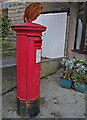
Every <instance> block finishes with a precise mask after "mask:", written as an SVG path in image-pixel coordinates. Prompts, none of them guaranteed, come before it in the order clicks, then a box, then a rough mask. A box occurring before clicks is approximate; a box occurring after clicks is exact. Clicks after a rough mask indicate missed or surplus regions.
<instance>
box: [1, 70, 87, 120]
mask: <svg viewBox="0 0 87 120" xmlns="http://www.w3.org/2000/svg"><path fill="white" fill-rule="evenodd" d="M59 74H60V71H59V70H58V71H56V73H54V74H52V75H49V76H46V77H44V78H42V79H41V82H40V114H39V115H38V116H36V118H85V115H86V113H85V93H80V92H77V91H75V90H74V89H65V88H61V86H60V80H59ZM16 94H17V90H16V88H14V89H13V90H11V91H9V92H7V93H5V94H3V97H2V117H3V118H20V117H19V116H18V115H17V113H16V110H17V103H16Z"/></svg>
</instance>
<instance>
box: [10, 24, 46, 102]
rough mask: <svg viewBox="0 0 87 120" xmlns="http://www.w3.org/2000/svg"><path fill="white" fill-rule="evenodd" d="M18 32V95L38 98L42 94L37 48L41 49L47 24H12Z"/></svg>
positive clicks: (19, 96)
mask: <svg viewBox="0 0 87 120" xmlns="http://www.w3.org/2000/svg"><path fill="white" fill-rule="evenodd" d="M12 29H13V30H15V31H16V34H17V97H18V98H19V99H23V100H32V99H36V98H38V97H39V95H40V72H41V70H40V65H41V61H40V62H39V63H36V50H37V49H41V45H42V40H41V38H40V36H42V32H43V31H45V30H46V27H45V26H42V25H39V24H36V23H32V22H27V23H20V24H16V25H13V26H12Z"/></svg>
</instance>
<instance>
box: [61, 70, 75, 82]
mask: <svg viewBox="0 0 87 120" xmlns="http://www.w3.org/2000/svg"><path fill="white" fill-rule="evenodd" d="M73 74H74V70H72V69H70V68H63V69H61V75H60V77H61V78H64V79H67V80H72V79H73V78H74V77H73Z"/></svg>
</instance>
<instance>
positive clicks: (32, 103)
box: [17, 98, 40, 118]
mask: <svg viewBox="0 0 87 120" xmlns="http://www.w3.org/2000/svg"><path fill="white" fill-rule="evenodd" d="M39 112H40V98H37V99H35V100H20V99H19V98H17V114H18V115H19V116H20V117H21V118H31V117H34V116H36V115H38V114H39Z"/></svg>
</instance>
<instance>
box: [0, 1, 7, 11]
mask: <svg viewBox="0 0 87 120" xmlns="http://www.w3.org/2000/svg"><path fill="white" fill-rule="evenodd" d="M6 1H8V0H4V1H2V2H1V9H2V11H3V10H8V8H2V3H3V2H6Z"/></svg>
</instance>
